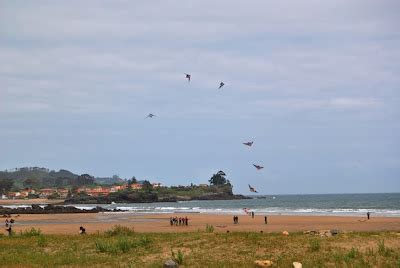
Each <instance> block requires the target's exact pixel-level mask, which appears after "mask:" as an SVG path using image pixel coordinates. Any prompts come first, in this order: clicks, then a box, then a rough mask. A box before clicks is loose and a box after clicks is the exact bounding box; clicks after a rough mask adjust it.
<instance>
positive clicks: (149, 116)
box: [146, 114, 155, 118]
mask: <svg viewBox="0 0 400 268" xmlns="http://www.w3.org/2000/svg"><path fill="white" fill-rule="evenodd" d="M154 116H155V115H154V114H149V115H148V116H146V118H153V117H154Z"/></svg>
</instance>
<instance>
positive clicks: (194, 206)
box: [73, 193, 400, 217]
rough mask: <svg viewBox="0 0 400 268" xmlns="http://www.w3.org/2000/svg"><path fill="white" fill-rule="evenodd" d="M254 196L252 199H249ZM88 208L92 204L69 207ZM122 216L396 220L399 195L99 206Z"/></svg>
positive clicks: (399, 207)
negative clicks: (248, 213) (247, 212)
mask: <svg viewBox="0 0 400 268" xmlns="http://www.w3.org/2000/svg"><path fill="white" fill-rule="evenodd" d="M253 197H254V196H253ZM73 206H75V207H78V208H82V209H91V208H93V207H95V206H96V205H73ZM100 206H102V207H104V208H108V209H114V208H117V209H121V210H124V211H125V212H126V213H138V214H146V213H147V214H154V213H207V214H228V215H232V214H238V215H240V214H245V211H244V208H248V209H249V210H250V211H254V212H255V214H256V215H329V216H365V215H366V213H367V212H368V211H369V212H370V213H371V216H374V215H375V216H386V217H400V193H390V194H315V195H275V196H270V195H268V196H257V197H255V198H253V199H245V200H214V201H183V202H177V203H144V204H138V203H132V204H110V205H100Z"/></svg>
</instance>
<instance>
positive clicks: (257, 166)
mask: <svg viewBox="0 0 400 268" xmlns="http://www.w3.org/2000/svg"><path fill="white" fill-rule="evenodd" d="M253 166H254V167H255V168H256V169H257V170H260V169H263V168H264V167H262V166H259V165H255V164H253Z"/></svg>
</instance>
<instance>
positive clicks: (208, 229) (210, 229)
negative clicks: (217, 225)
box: [206, 223, 214, 233]
mask: <svg viewBox="0 0 400 268" xmlns="http://www.w3.org/2000/svg"><path fill="white" fill-rule="evenodd" d="M206 232H207V233H212V232H214V226H212V225H208V223H207V225H206Z"/></svg>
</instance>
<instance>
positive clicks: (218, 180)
mask: <svg viewBox="0 0 400 268" xmlns="http://www.w3.org/2000/svg"><path fill="white" fill-rule="evenodd" d="M208 181H209V182H210V184H211V185H216V186H218V185H225V184H226V179H225V177H224V176H223V175H221V174H219V173H217V174H214V175H213V176H212V177H211V179H209V180H208Z"/></svg>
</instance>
